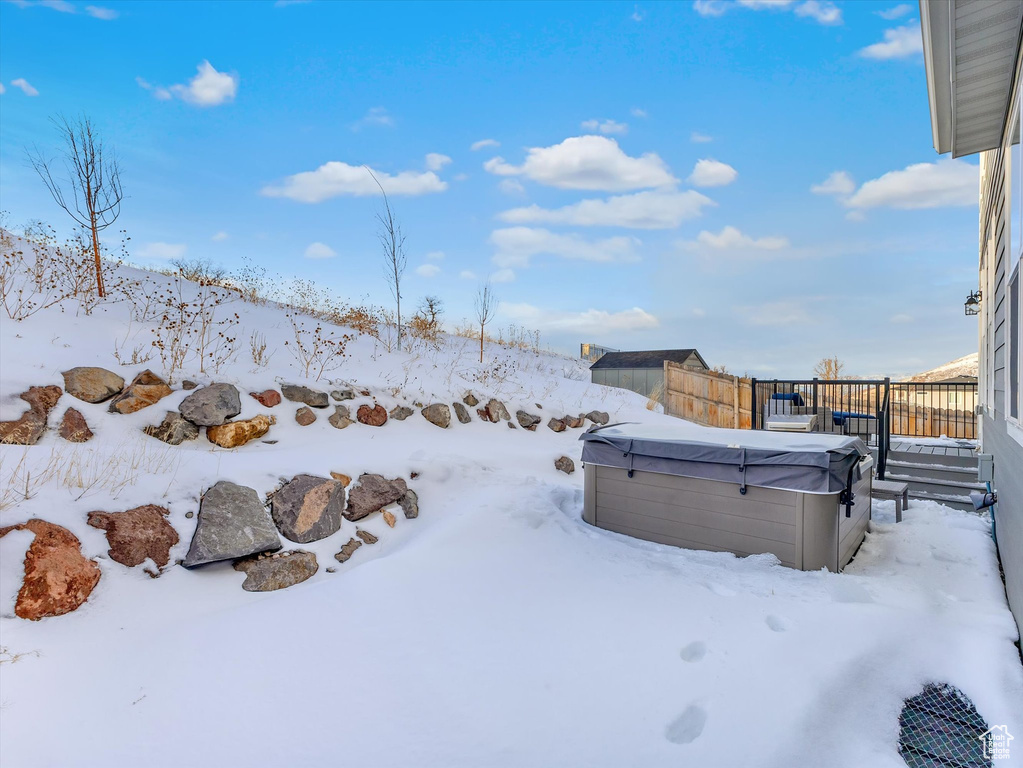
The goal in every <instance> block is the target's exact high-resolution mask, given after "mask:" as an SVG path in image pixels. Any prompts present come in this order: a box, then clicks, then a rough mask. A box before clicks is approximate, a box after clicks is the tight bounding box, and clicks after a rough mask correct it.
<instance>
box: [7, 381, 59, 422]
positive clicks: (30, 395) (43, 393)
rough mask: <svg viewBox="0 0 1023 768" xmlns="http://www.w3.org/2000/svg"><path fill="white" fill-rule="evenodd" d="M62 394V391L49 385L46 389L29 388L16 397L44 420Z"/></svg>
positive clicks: (53, 385)
mask: <svg viewBox="0 0 1023 768" xmlns="http://www.w3.org/2000/svg"><path fill="white" fill-rule="evenodd" d="M63 394H64V390H62V389H61V388H60V387H58V386H56V385H55V384H51V385H50V386H48V387H29V389H28V391H27V392H22V393H21V394H20V395H18V397H20V398H21V399H22V400H24V401H25V402H26V403H28V405H29V408H30V409H31V410H32V412H33V413H38V414H39V415H40V416H43V417H44V418H45V417H46V416H47V415H48V414H49V413H50V411H51V410H53V406H55V405H56V404H57V401H58V400H60V396H61V395H63Z"/></svg>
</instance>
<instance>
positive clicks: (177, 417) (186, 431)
mask: <svg viewBox="0 0 1023 768" xmlns="http://www.w3.org/2000/svg"><path fill="white" fill-rule="evenodd" d="M142 431H143V432H145V433H146V434H147V435H149V436H150V437H155V438H156V439H157V440H163V441H164V442H165V443H167V444H169V445H181V444H182V443H183V442H185V441H186V440H195V439H196V438H197V437H199V427H197V426H195V424H193V423H192V422H190V421H189V420H188V419H186V418H185V417H184V416H182V415H181V414H180V413H178V412H177V411H167V415H166V416H164V417H163V421H161V422H160V423H159V424H150V425H149V426H148V427H143V428H142Z"/></svg>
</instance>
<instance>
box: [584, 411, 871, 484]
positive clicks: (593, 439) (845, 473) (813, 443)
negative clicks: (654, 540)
mask: <svg viewBox="0 0 1023 768" xmlns="http://www.w3.org/2000/svg"><path fill="white" fill-rule="evenodd" d="M579 439H580V440H582V441H583V443H584V445H583V455H582V460H583V463H589V464H599V465H602V466H607V467H620V468H622V469H627V470H629V471H630V472H631V471H632V470H640V471H643V472H657V473H660V474H663V475H680V476H682V477H699V478H704V479H707V480H720V481H722V482H726V483H736V484H738V485H739V486H740V487H741V488H743V489H744V490H745V487H746V486H747V485H753V486H759V487H762V488H781V489H783V490H789V491H803V492H805V493H839V492H841V491H843V490H845V489H846V488H847V487H848V486H849V485H850V483H851V482H855V481H856V480H859V479H860V474H859V471H860V470H859V460H860V457H862V456H867V455H868V454H869V452H868V450H867V447H866V446H865V445H864V444H863V441H862V440H860V439H859V438H858V437H845V436H843V435H825V434H820V433H810V434H789V433H782V432H762V431H758V430H739V429H714V428H711V427H701V426H699V425H695V424H686V423H683V424H682V425H680V427H676V426H674V425H666V424H658V425H653V424H610V425H608V426H606V427H595V428H593V429H591V430H589V431H588V432H585V433H583V435H582V436H581V437H580V438H579Z"/></svg>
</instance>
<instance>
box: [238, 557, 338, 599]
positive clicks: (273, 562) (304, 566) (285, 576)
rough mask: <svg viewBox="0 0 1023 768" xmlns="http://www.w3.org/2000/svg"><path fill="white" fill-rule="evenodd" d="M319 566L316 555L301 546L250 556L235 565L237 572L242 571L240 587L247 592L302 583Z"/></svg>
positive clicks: (268, 590) (271, 590) (269, 590)
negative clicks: (243, 575) (243, 578)
mask: <svg viewBox="0 0 1023 768" xmlns="http://www.w3.org/2000/svg"><path fill="white" fill-rule="evenodd" d="M318 567H319V566H318V565H317V563H316V555H314V554H313V553H312V552H305V551H303V550H301V549H293V550H291V551H289V552H275V553H274V554H272V555H268V554H265V553H264V554H261V555H252V556H251V557H245V558H242V559H241V560H238V561H237V562H235V564H234V569H235V570H236V571H241V572H242V573H244V574H245V581H244V582H243V583H242V589H244V590H245V591H246V592H273V591H274V590H275V589H286V588H287V587H291V586H294V585H295V584H301V583H302V582H303V581H305V580H306V579H308V578H309V577H310V576H313V575H314V574H315V573H316V569H317V568H318Z"/></svg>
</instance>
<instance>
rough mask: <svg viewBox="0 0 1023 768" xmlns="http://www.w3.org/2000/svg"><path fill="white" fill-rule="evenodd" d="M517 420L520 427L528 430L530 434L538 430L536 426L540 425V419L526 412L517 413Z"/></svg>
mask: <svg viewBox="0 0 1023 768" xmlns="http://www.w3.org/2000/svg"><path fill="white" fill-rule="evenodd" d="M515 419H516V420H517V421H518V422H519V426H520V427H522V428H523V429H528V430H529V431H530V432H532V431H534V430H535V429H536V425H537V424H539V423H540V417H539V416H534V415H533V414H532V413H527V412H526V411H516V412H515Z"/></svg>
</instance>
